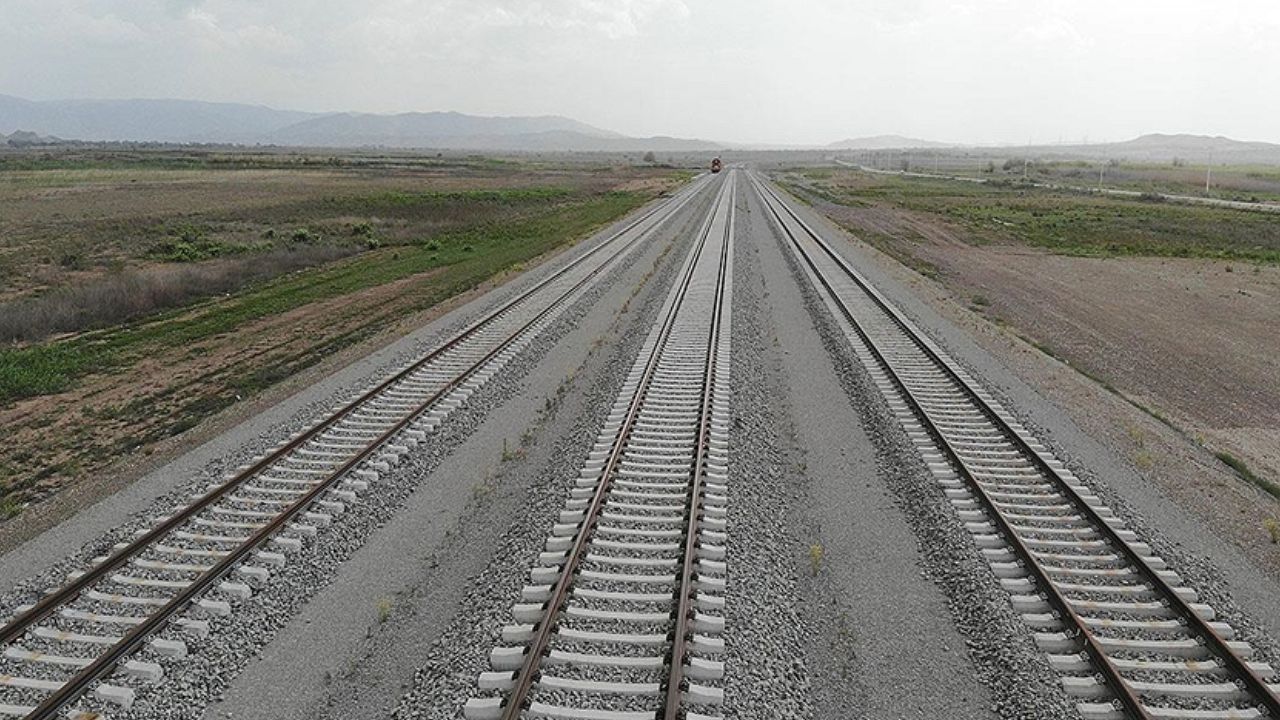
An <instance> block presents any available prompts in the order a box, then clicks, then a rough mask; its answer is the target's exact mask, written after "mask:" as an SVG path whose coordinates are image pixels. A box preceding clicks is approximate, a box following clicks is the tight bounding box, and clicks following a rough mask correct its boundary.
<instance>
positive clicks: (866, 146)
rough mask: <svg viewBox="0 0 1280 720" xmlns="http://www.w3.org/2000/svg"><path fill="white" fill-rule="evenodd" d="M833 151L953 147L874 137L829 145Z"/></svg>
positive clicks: (919, 141)
mask: <svg viewBox="0 0 1280 720" xmlns="http://www.w3.org/2000/svg"><path fill="white" fill-rule="evenodd" d="M827 147H828V148H830V149H832V150H897V149H899V148H943V147H953V146H952V145H948V144H947V143H940V142H933V141H932V140H920V139H918V138H909V137H903V136H901V135H874V136H872V137H862V138H850V139H848V140H840V141H838V142H833V143H831V144H830V145H827Z"/></svg>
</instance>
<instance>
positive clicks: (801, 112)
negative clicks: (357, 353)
mask: <svg viewBox="0 0 1280 720" xmlns="http://www.w3.org/2000/svg"><path fill="white" fill-rule="evenodd" d="M0 93H3V94H10V95H17V96H20V97H25V98H28V99H33V100H47V99H62V98H139V97H145V98H183V99H194V100H211V101H227V102H245V103H253V104H262V105H269V106H271V107H276V108H282V109H297V110H313V111H334V110H353V111H363V112H407V111H431V110H455V111H459V112H466V113H473V114H481V115H565V116H568V117H572V118H574V119H576V120H581V121H583V122H586V123H590V124H592V125H596V126H599V127H602V128H606V129H609V130H614V131H617V132H621V133H625V134H628V135H637V136H649V135H672V136H678V137H696V138H704V139H711V140H717V141H723V142H741V143H797V144H822V143H828V142H832V141H836V140H839V139H842V138H849V137H861V136H868V135H878V134H899V135H905V136H908V137H914V138H923V139H930V140H941V141H948V142H962V143H1005V144H1023V143H1027V142H1032V143H1037V144H1039V143H1054V142H1079V141H1082V140H1088V141H1090V142H1099V141H1108V140H1124V139H1128V138H1131V137H1135V136H1137V135H1140V134H1143V133H1148V132H1190V133H1200V134H1210V135H1226V136H1229V137H1234V138H1237V139H1242V140H1266V141H1272V142H1280V2H1276V1H1275V0H1217V1H1211V0H1198V1H1194V2H1188V1H1184V0H1158V1H1157V0H1101V1H1100V0H980V1H979V0H972V1H967V2H965V1H959V0H952V1H944V0H876V1H872V0H845V1H843V2H839V1H835V0H830V1H827V0H814V1H802V0H792V1H791V2H780V1H774V0H558V1H557V0H456V1H455V0H437V1H425V0H0Z"/></svg>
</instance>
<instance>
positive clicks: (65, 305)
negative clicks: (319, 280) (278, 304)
mask: <svg viewBox="0 0 1280 720" xmlns="http://www.w3.org/2000/svg"><path fill="white" fill-rule="evenodd" d="M182 245H185V244H184V243H177V244H176V247H178V246H182ZM179 251H180V250H179ZM353 252H355V248H351V247H335V246H310V247H306V248H295V249H280V250H274V251H271V252H266V253H262V254H257V255H254V256H253V257H242V258H235V259H231V258H228V259H222V260H216V261H207V262H201V263H195V264H190V265H166V266H159V267H150V268H145V269H141V270H134V271H126V272H119V273H113V274H110V275H106V276H104V277H101V278H98V279H96V280H90V281H88V282H84V283H81V284H78V285H74V286H66V287H63V288H59V289H57V290H54V291H52V292H49V293H46V294H44V295H40V296H38V297H31V298H24V299H21V300H15V301H11V302H7V303H0V342H25V341H36V340H42V339H44V338H46V337H48V336H50V335H53V334H55V333H63V332H78V331H81V330H87V329H91V328H98V327H106V326H109V325H114V324H118V323H121V322H125V321H127V320H131V319H134V318H137V317H141V316H143V315H146V314H148V313H151V312H155V311H157V310H163V309H166V308H173V307H179V306H181V305H185V304H187V303H189V302H191V301H193V300H196V299H199V298H203V297H209V296H212V295H220V294H222V293H227V292H231V291H234V290H237V289H239V288H241V287H244V286H246V285H248V284H250V283H252V282H255V281H258V280H263V279H266V278H270V277H275V276H277V275H282V274H284V273H287V272H292V271H294V270H299V269H302V268H305V267H311V266H314V265H320V264H323V263H326V262H330V261H332V260H336V259H338V258H341V257H344V256H347V255H350V254H352V253H353Z"/></svg>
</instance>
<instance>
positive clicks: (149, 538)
mask: <svg viewBox="0 0 1280 720" xmlns="http://www.w3.org/2000/svg"><path fill="white" fill-rule="evenodd" d="M699 189H700V188H699V187H698V186H696V185H695V186H691V187H690V188H688V189H686V190H685V191H684V192H682V193H680V194H677V195H675V196H673V197H671V198H668V199H667V200H666V201H664V202H662V203H660V204H658V205H657V206H656V207H654V208H652V209H650V210H648V211H646V212H645V213H644V214H642V215H641V216H640V217H639V218H637V219H635V220H634V221H632V222H630V223H628V224H627V225H626V226H624V227H623V228H622V229H620V230H618V231H617V232H615V233H614V234H613V235H611V236H610V237H609V238H608V239H607V240H605V241H603V242H601V243H600V244H599V245H597V246H596V247H594V248H592V249H591V250H590V251H588V252H586V253H584V254H583V255H581V256H580V257H578V258H576V259H575V260H573V261H572V262H570V263H569V264H568V265H566V266H565V267H563V268H561V269H560V270H558V271H556V272H555V273H552V274H551V275H549V276H548V277H546V278H544V279H543V280H541V281H539V282H538V283H536V284H535V285H534V286H533V287H531V288H529V289H528V290H526V291H524V292H522V293H520V294H519V295H517V296H516V297H515V298H513V299H512V300H510V301H508V302H507V303H505V304H503V305H502V306H501V307H500V308H498V309H496V310H494V311H493V312H491V313H489V314H487V315H486V316H485V317H483V318H482V319H480V320H479V321H477V322H475V323H473V324H472V325H470V326H468V327H467V328H466V329H464V330H462V331H461V332H459V333H458V334H457V335H455V336H454V337H452V338H451V339H450V340H448V341H447V342H446V343H445V344H444V345H442V346H440V347H439V348H437V349H435V350H433V351H431V352H430V353H428V354H427V355H426V356H424V357H423V358H422V359H420V360H418V361H416V362H414V363H413V364H411V365H410V366H408V367H406V368H405V369H403V370H401V371H399V372H397V373H395V374H394V375H392V376H391V377H390V378H388V379H387V380H385V381H383V382H382V383H379V384H378V385H377V386H376V387H374V388H373V389H371V390H369V391H367V392H365V393H364V394H362V395H361V396H360V397H358V398H357V399H355V400H353V401H352V402H350V403H348V404H347V405H345V406H344V407H343V408H341V409H340V410H338V411H337V412H336V413H334V414H333V415H331V416H329V417H328V418H326V419H325V420H323V421H322V422H321V423H319V424H317V425H315V426H313V427H312V428H311V429H309V430H307V431H306V432H304V433H302V434H300V435H299V436H297V437H296V438H294V439H293V440H291V441H290V442H289V443H287V444H285V445H284V446H283V447H281V448H279V449H278V450H276V451H274V452H272V453H270V454H269V455H267V456H266V457H264V458H263V459H261V460H259V461H258V462H256V463H254V464H253V465H252V466H250V467H249V468H248V469H246V470H244V471H242V472H240V473H238V474H236V475H235V476H234V477H232V478H231V479H229V480H227V481H226V482H225V483H224V484H223V485H221V486H220V487H218V488H216V489H214V490H212V491H210V492H208V493H206V494H205V495H204V496H202V497H201V498H200V499H199V500H198V501H196V502H195V503H194V504H192V505H190V506H188V507H187V508H186V509H184V511H183V512H181V513H178V514H175V515H174V516H172V517H170V518H168V519H167V520H166V521H165V522H163V523H161V524H159V525H157V526H156V527H154V528H152V529H151V530H150V531H149V532H147V533H146V534H144V535H142V536H140V537H138V538H135V539H134V540H133V541H132V542H131V543H129V545H128V546H126V547H124V548H122V549H120V550H118V551H116V552H115V553H113V554H112V555H111V556H110V557H109V558H108V559H107V560H106V561H104V562H102V563H99V564H97V565H95V566H94V567H93V568H91V569H90V570H89V571H87V572H86V573H85V574H84V575H82V576H80V577H79V578H77V579H76V580H74V581H72V582H71V583H68V584H66V585H64V586H63V587H62V588H60V589H59V590H58V591H56V592H54V593H51V594H50V595H47V596H45V597H44V598H42V599H41V600H40V602H38V603H36V605H35V606H34V607H33V608H31V609H30V610H28V611H27V612H25V613H23V614H22V615H20V616H18V617H17V618H15V619H14V620H13V621H11V622H10V623H9V624H7V625H5V627H4V628H3V630H2V631H0V645H3V644H9V643H12V642H13V641H14V640H15V639H17V638H18V637H20V636H21V635H22V634H23V633H25V632H26V631H27V630H29V629H30V628H31V627H32V626H33V625H35V624H36V623H38V622H40V621H42V620H43V619H44V618H46V617H47V616H48V615H49V614H51V613H52V612H53V611H54V610H56V609H57V608H58V607H60V606H62V605H65V604H67V603H69V602H71V601H72V600H74V599H75V598H76V597H78V596H79V594H80V593H81V592H82V591H83V590H85V589H86V588H88V587H89V586H91V585H92V584H94V583H96V582H97V581H99V580H101V579H102V578H104V577H105V576H106V575H107V574H108V573H109V572H111V571H112V570H114V569H116V568H118V567H119V566H121V565H123V564H124V563H125V562H127V561H128V560H129V559H130V558H132V557H133V556H135V555H137V554H138V553H140V552H142V551H143V550H144V549H146V548H147V547H149V546H150V545H152V544H154V543H155V541H156V540H158V539H160V538H162V537H164V536H165V535H167V534H168V533H170V532H172V531H173V530H174V529H176V528H177V527H178V526H180V525H181V524H182V523H184V522H186V521H187V520H190V519H191V518H193V517H194V516H195V515H197V514H199V513H200V512H201V511H203V510H204V509H206V508H208V507H209V506H211V505H212V504H213V503H215V502H216V501H217V500H218V499H220V498H222V497H223V496H225V495H226V494H228V493H229V492H231V491H232V490H233V489H235V488H236V487H237V486H239V485H240V484H242V483H243V482H245V481H246V480H248V479H249V478H251V477H253V476H255V475H257V474H258V473H259V472H261V471H262V470H263V469H265V468H267V467H269V466H270V465H272V464H273V463H274V462H276V461H278V460H280V459H281V458H283V457H285V456H287V455H288V454H290V453H291V452H292V451H293V450H295V449H297V448H298V447H299V446H300V445H302V444H304V443H305V442H307V441H309V440H311V439H313V438H314V437H316V436H317V435H319V434H320V433H322V432H323V431H325V430H327V429H328V428H330V427H332V426H333V425H334V424H336V423H337V422H338V421H339V420H341V419H342V418H343V417H345V416H347V415H348V414H350V413H351V412H352V411H354V410H355V409H357V408H359V407H360V406H362V405H363V404H365V403H366V402H368V401H369V400H370V399H371V398H374V397H376V396H377V395H379V394H381V393H382V392H383V391H385V390H386V389H387V388H388V387H390V386H391V385H393V384H395V383H396V382H398V381H400V380H401V379H403V378H405V377H407V376H408V375H410V374H411V373H413V372H415V371H417V370H418V369H420V368H421V367H423V366H425V365H426V364H427V363H429V362H431V361H432V360H434V359H436V358H438V357H439V356H440V355H442V354H443V353H445V352H447V351H448V350H451V349H453V348H454V347H456V346H457V345H459V344H460V343H462V342H464V341H465V340H467V339H468V338H470V337H471V336H473V335H474V334H475V333H476V332H478V331H479V330H481V329H482V328H484V327H486V326H487V325H489V324H490V323H491V322H493V321H494V320H495V319H497V318H498V317H499V316H501V315H502V314H503V313H505V312H507V311H509V310H510V309H511V308H513V307H515V306H516V305H518V304H519V303H521V302H523V301H525V300H527V299H528V298H529V297H531V296H532V295H533V294H534V293H536V292H537V291H539V290H541V289H542V288H544V287H546V286H547V285H548V284H550V283H551V282H553V281H555V280H556V279H558V278H560V277H563V276H564V275H565V274H566V273H568V272H569V271H570V270H572V269H573V268H575V267H577V266H578V265H580V264H581V263H583V262H584V261H586V260H587V259H588V258H590V257H592V256H594V255H596V254H597V253H599V252H600V251H601V250H603V249H604V248H606V247H609V246H610V245H611V244H612V243H613V242H614V241H615V240H617V239H618V238H620V237H622V236H623V235H624V234H626V233H627V232H629V231H631V230H633V229H635V228H636V227H637V226H639V225H640V224H641V223H643V222H644V221H645V220H648V219H649V218H651V217H654V216H655V215H657V214H658V213H659V212H661V211H663V210H664V209H666V210H668V212H667V213H666V214H665V215H664V216H662V217H661V218H659V219H658V220H657V221H656V222H655V224H654V225H653V226H652V227H651V228H650V229H649V230H648V231H645V232H642V233H640V234H639V235H637V236H636V237H635V238H633V239H632V240H630V241H629V242H627V243H626V244H624V245H623V246H622V247H621V248H618V249H617V250H616V252H615V253H614V254H613V256H611V257H610V258H609V259H608V260H606V261H605V262H603V263H601V264H600V266H598V267H596V268H595V269H593V270H592V271H591V272H590V273H588V274H587V275H586V276H585V277H583V278H582V279H581V280H580V281H579V282H578V283H576V284H575V285H574V286H573V287H572V288H570V289H569V290H567V291H566V292H564V293H563V294H561V295H560V297H558V298H556V299H555V300H553V301H552V302H550V303H548V305H547V307H546V308H544V309H543V310H542V311H541V312H539V313H538V314H537V315H536V316H534V317H533V318H532V319H531V320H529V321H528V322H527V323H525V324H524V325H522V326H521V327H520V328H518V329H517V330H515V331H514V332H513V333H511V334H510V335H509V336H508V337H507V338H506V339H505V340H503V341H502V342H501V343H499V344H498V345H497V346H495V347H494V348H493V349H492V350H491V351H490V352H489V353H487V354H486V355H485V356H484V357H482V358H481V359H480V360H479V361H477V362H476V363H474V364H472V365H471V366H470V367H469V368H467V369H466V370H464V371H463V372H462V373H460V374H458V375H457V376H455V377H454V378H453V379H452V380H450V381H449V382H448V383H447V384H446V385H445V386H444V387H443V388H441V389H440V390H439V391H437V392H436V393H434V394H433V395H432V396H431V397H430V398H428V399H427V400H425V401H424V402H422V403H420V404H419V405H418V407H417V408H415V409H414V410H412V411H410V412H408V413H407V414H406V415H405V417H404V418H402V419H401V420H400V421H399V422H397V423H396V424H395V425H393V426H392V427H391V428H390V429H388V430H387V431H385V432H384V433H382V434H381V435H380V436H378V437H377V438H375V439H374V440H373V441H372V442H371V443H369V444H368V445H366V446H365V447H364V449H362V450H361V451H359V452H358V453H357V454H356V455H355V456H353V457H352V458H350V459H349V460H348V461H347V462H345V463H343V464H342V465H341V466H340V467H339V468H338V469H337V470H335V471H334V472H332V473H331V474H330V475H328V476H327V477H326V478H325V479H324V480H322V481H320V482H318V483H317V484H316V485H315V486H313V487H312V489H311V490H309V491H308V492H307V493H306V494H304V495H302V496H301V497H300V498H299V499H298V500H296V501H295V502H294V503H293V504H291V505H290V506H289V507H288V508H286V509H285V510H283V511H282V512H281V513H280V514H279V515H277V516H276V517H275V518H273V520H272V521H271V522H269V523H267V524H266V525H265V526H263V527H262V528H260V529H259V530H258V531H257V532H255V533H254V534H253V535H251V536H250V537H249V538H248V539H247V540H246V541H244V542H243V543H241V544H240V545H238V546H237V547H236V548H235V549H234V550H232V551H229V552H228V554H227V555H226V556H224V557H223V558H222V559H221V560H220V561H219V562H218V563H216V564H215V565H214V566H213V567H211V568H210V569H209V570H206V571H205V572H204V573H202V574H201V575H200V576H199V577H198V578H196V579H195V580H194V581H193V582H192V583H191V584H190V585H188V586H187V587H186V588H184V589H183V590H182V591H180V592H179V593H178V594H177V595H175V596H174V597H173V598H172V599H171V600H170V601H169V602H167V603H166V604H165V605H163V606H161V607H160V608H159V609H158V610H157V611H156V612H154V613H152V614H150V615H149V616H148V617H147V619H146V620H144V621H143V622H142V623H140V624H139V625H137V626H135V627H134V628H132V629H131V630H130V631H129V632H128V633H126V634H125V635H124V636H122V637H121V639H120V640H119V641H117V642H116V643H115V644H114V645H112V646H111V647H110V648H108V650H107V651H106V652H104V653H103V654H101V655H99V656H98V657H97V659H95V660H94V662H92V663H91V664H90V665H88V666H86V667H85V668H83V669H82V670H81V671H80V672H78V673H77V674H76V675H74V676H73V677H72V678H71V679H70V680H68V681H67V682H66V683H65V684H64V685H63V686H62V687H61V688H59V690H57V691H55V692H54V693H53V694H51V695H50V696H48V697H47V698H45V700H44V701H43V702H41V703H40V704H39V705H38V706H36V708H35V710H33V711H32V712H31V713H29V714H28V715H27V716H26V718H25V720H44V719H45V718H50V717H52V716H53V715H54V714H55V713H56V712H57V711H58V710H59V709H61V708H62V707H64V706H65V705H67V704H68V703H70V702H72V701H73V700H75V699H76V698H77V697H79V696H80V694H81V693H83V692H84V691H85V690H86V689H87V688H88V686H89V685H91V684H92V683H93V682H95V681H97V680H98V679H100V678H101V677H102V676H103V675H105V674H106V673H107V672H109V671H110V670H111V669H112V668H113V667H114V666H115V665H116V664H117V663H118V662H119V661H120V660H121V659H123V658H124V657H125V656H127V655H129V654H131V653H132V652H133V651H135V650H136V649H137V647H138V646H139V645H141V644H142V642H143V641H144V640H145V639H146V638H147V636H149V635H150V634H151V633H153V632H155V631H156V630H157V629H159V628H160V627H161V626H162V625H164V624H166V623H167V622H168V621H169V620H170V619H171V618H172V617H173V616H174V615H175V614H177V613H178V612H180V611H181V610H183V609H184V608H185V607H186V605H187V604H188V603H190V602H191V601H192V600H194V599H196V597H198V596H199V595H200V594H201V593H203V592H205V591H206V590H208V589H209V588H210V587H212V585H213V584H214V583H216V582H218V581H219V580H221V579H222V578H223V577H224V576H225V575H226V574H227V573H228V572H229V571H230V570H231V569H232V568H233V567H234V566H235V565H236V563H238V562H239V561H241V560H242V559H244V557H245V556H247V555H248V554H249V553H250V552H252V551H253V550H254V549H256V548H257V547H258V546H259V545H260V544H261V543H262V542H263V541H264V540H266V539H267V538H269V537H270V536H271V535H272V534H274V533H276V532H278V531H279V530H280V529H281V528H283V527H284V526H285V525H286V524H287V523H288V522H289V521H290V520H291V519H292V518H293V517H295V516H296V515H297V514H298V513H299V512H301V511H302V510H303V509H305V508H306V507H308V506H309V505H310V504H311V503H312V502H314V501H315V500H316V499H317V498H318V497H319V496H320V494H321V493H323V492H325V491H327V490H329V489H330V488H331V487H332V486H333V485H334V484H335V483H336V482H337V481H338V480H339V479H341V478H342V477H343V476H344V475H345V474H347V473H348V472H350V471H351V470H352V469H354V468H355V467H356V466H358V465H359V464H360V463H361V462H363V461H365V460H366V459H368V458H369V456H371V455H372V454H373V453H374V452H375V451H376V450H378V449H379V448H380V447H381V446H382V445H383V444H385V443H386V442H387V441H388V440H389V439H390V438H392V437H394V436H395V435H396V434H397V433H399V432H400V431H402V430H404V429H405V428H406V427H407V426H408V425H409V424H411V423H412V422H413V421H414V420H415V419H416V418H417V417H418V416H419V415H421V413H422V412H424V411H425V410H426V409H427V408H429V407H430V406H431V405H433V404H435V403H436V402H438V401H439V400H440V399H441V398H443V397H444V396H445V395H446V394H447V393H449V392H451V391H452V390H454V389H455V388H457V387H458V386H459V385H460V384H461V383H462V382H463V381H465V380H466V379H467V378H468V377H470V376H471V375H473V374H474V373H475V372H476V371H477V370H479V369H480V368H481V367H483V366H484V365H485V364H487V363H488V362H490V361H491V360H492V359H493V358H494V357H495V356H496V355H497V354H498V353H500V352H501V351H502V350H503V349H505V348H506V347H508V346H509V345H510V344H511V343H512V342H513V341H515V339H516V338H518V337H519V336H520V335H522V334H523V333H524V332H525V331H526V330H528V329H529V328H530V327H532V326H533V325H534V324H536V323H537V322H539V321H540V320H542V319H543V318H544V317H546V316H547V315H548V314H549V313H550V312H552V311H553V310H554V309H555V308H556V307H557V306H558V305H559V304H560V302H561V301H563V300H564V299H565V298H566V297H569V296H570V295H572V294H573V293H574V292H576V291H577V290H578V289H579V288H581V287H583V286H584V285H585V284H586V283H588V282H589V281H590V280H591V279H592V278H594V277H596V275H598V274H599V273H600V272H601V271H602V270H603V269H604V268H605V267H607V266H608V265H609V261H610V260H612V259H613V258H614V257H618V256H619V255H621V254H622V253H624V252H626V250H627V249H629V248H630V247H632V246H633V245H634V244H635V243H637V242H639V241H640V240H641V239H643V238H645V237H647V236H648V234H649V232H651V231H652V230H653V229H656V228H657V227H659V226H660V225H661V224H662V222H665V220H666V219H668V218H670V217H671V216H672V215H674V214H675V212H677V211H678V210H679V209H680V208H682V207H683V206H684V204H685V203H687V202H688V201H689V200H691V199H692V198H693V197H694V196H695V195H697V191H698V190H699Z"/></svg>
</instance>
